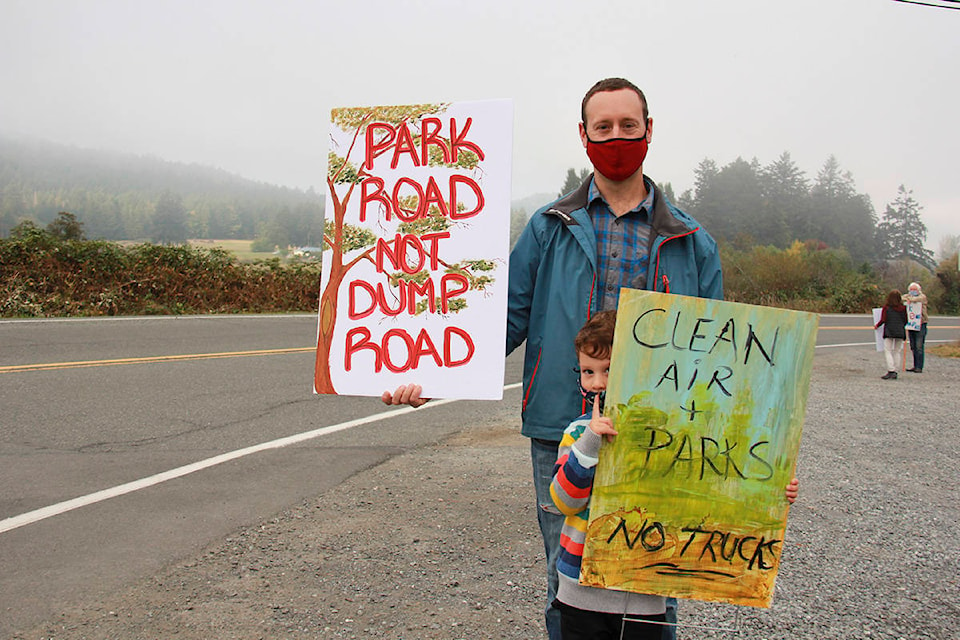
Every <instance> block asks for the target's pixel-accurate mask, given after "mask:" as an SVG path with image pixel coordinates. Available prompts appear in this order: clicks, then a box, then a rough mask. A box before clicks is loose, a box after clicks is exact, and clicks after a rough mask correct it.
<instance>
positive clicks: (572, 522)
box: [550, 414, 666, 615]
mask: <svg viewBox="0 0 960 640" xmlns="http://www.w3.org/2000/svg"><path fill="white" fill-rule="evenodd" d="M589 426H590V414H585V415H582V416H580V417H579V418H577V419H576V420H574V421H573V422H572V423H570V426H569V427H567V429H566V430H565V431H564V432H563V439H562V440H561V441H560V449H559V451H558V452H557V464H556V466H555V467H554V469H553V481H552V483H551V484H550V495H551V497H552V498H553V502H554V504H556V505H557V508H558V509H560V512H561V513H563V515H564V516H566V519H565V520H564V523H563V530H562V531H561V533H560V553H559V556H558V557H557V574H558V575H559V577H560V586H559V589H558V590H557V599H558V600H559V601H560V602H562V603H564V604H566V605H570V606H572V607H576V608H578V609H584V610H587V611H603V612H607V613H629V614H635V615H654V614H658V613H663V612H664V609H665V600H666V599H665V598H663V597H662V596H651V595H645V594H638V593H627V592H624V591H612V590H608V589H601V588H598V587H586V586H583V585H581V584H580V562H581V560H582V559H583V543H584V541H585V540H586V534H587V522H588V521H589V519H590V493H591V492H592V490H593V476H594V472H595V471H596V468H597V461H598V455H599V453H600V445H601V443H602V442H603V439H602V438H601V437H600V436H599V435H597V434H596V433H594V432H593V431H591V430H590V428H589Z"/></svg>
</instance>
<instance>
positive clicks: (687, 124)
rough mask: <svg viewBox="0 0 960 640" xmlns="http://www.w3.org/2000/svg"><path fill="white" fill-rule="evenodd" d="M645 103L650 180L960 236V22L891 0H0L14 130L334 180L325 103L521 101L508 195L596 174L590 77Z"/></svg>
mask: <svg viewBox="0 0 960 640" xmlns="http://www.w3.org/2000/svg"><path fill="white" fill-rule="evenodd" d="M608 76H623V77H626V78H629V79H631V80H632V81H634V82H635V83H636V84H638V85H639V86H640V87H641V88H642V89H643V90H644V91H645V92H646V94H647V98H648V101H649V103H650V112H651V116H652V117H653V118H654V138H653V143H652V144H651V147H650V152H649V155H648V156H647V161H646V163H645V164H644V171H645V173H647V174H648V175H650V176H651V177H653V178H654V179H655V180H657V181H658V182H671V183H672V184H673V187H674V190H675V191H676V192H677V193H678V194H679V193H681V192H683V191H684V190H686V189H690V188H692V187H693V170H694V168H695V167H696V166H697V164H698V163H699V162H700V161H701V160H702V159H704V158H711V159H713V160H714V161H716V162H717V163H718V164H719V165H721V166H722V165H725V164H727V163H729V162H731V161H733V160H734V159H736V158H737V157H738V156H741V157H743V158H744V159H747V160H749V159H752V158H754V157H755V158H757V159H758V160H759V161H760V162H761V163H762V164H768V163H770V162H772V161H774V160H776V158H777V157H778V156H779V155H780V154H781V153H782V152H784V151H789V152H790V154H791V155H792V157H793V159H794V161H795V162H796V163H797V164H798V165H799V167H800V168H801V169H802V170H803V171H805V172H806V174H807V176H808V178H810V179H813V178H815V177H816V174H817V172H818V171H819V170H820V168H821V167H822V166H823V164H824V162H825V161H826V159H827V157H828V156H830V155H831V154H833V155H835V156H836V157H837V159H838V160H839V162H840V165H841V167H842V168H843V169H844V170H847V171H850V172H851V173H852V174H853V177H854V180H855V182H856V186H857V189H858V191H860V192H865V193H868V194H869V195H870V196H871V197H872V199H873V204H874V207H875V208H876V210H877V215H878V216H882V214H883V210H884V209H885V207H886V204H887V203H890V202H892V201H893V200H894V198H895V197H896V194H897V187H898V186H899V185H900V184H904V185H905V186H906V187H907V188H908V189H912V190H913V195H914V197H915V198H916V199H917V200H918V201H919V202H920V203H921V204H922V206H923V207H924V208H923V211H922V216H923V218H924V222H925V223H926V225H927V227H928V246H929V247H930V248H932V249H933V250H934V251H936V250H937V249H938V243H939V238H940V237H942V236H943V235H946V234H952V235H960V189H958V184H960V176H958V165H960V162H958V156H960V125H958V115H957V114H958V110H960V99H958V98H960V11H951V10H946V9H938V8H932V7H924V6H919V5H913V4H905V3H901V2H895V1H894V0H803V1H794V2H781V1H774V0H729V1H727V2H717V1H716V0H687V1H682V2H681V1H675V0H625V1H605V0H592V1H591V2H583V1H582V0H578V1H571V0H552V1H549V2H548V1H546V0H543V1H540V2H523V1H522V0H509V1H507V0H503V1H501V0H466V1H461V0H367V1H365V2H347V1H345V0H340V1H338V2H330V1H327V0H304V1H301V2H297V1H292V0H268V1H266V0H265V1H243V0H199V1H198V0H184V1H180V0H175V1H165V0H155V1H152V2H135V1H130V0H78V1H65V0H0V132H5V133H16V134H29V135H33V136H37V137H41V138H44V139H48V140H51V141H55V142H63V143H69V144H74V145H77V146H81V147H91V148H97V149H109V150H115V151H123V152H132V153H136V154H142V155H153V156H158V157H160V158H163V159H166V160H175V161H183V162H197V163H201V164H205V165H211V166H215V167H220V168H223V169H225V170H227V171H231V172H234V173H238V174H240V175H243V176H245V177H248V178H252V179H255V180H261V181H265V182H270V183H275V184H282V185H288V186H292V187H300V188H307V187H310V186H314V187H315V188H316V189H317V190H318V191H320V190H322V189H323V188H324V181H323V176H324V175H325V171H326V154H327V130H328V126H329V118H330V109H331V108H332V107H337V106H356V105H371V104H405V103H418V102H437V101H461V100H479V99H488V98H512V99H513V100H514V109H515V111H514V145H513V158H514V162H513V164H514V167H513V196H514V198H522V197H525V196H528V195H531V194H534V193H539V192H551V193H552V192H556V191H557V190H558V189H559V187H560V185H561V184H562V182H563V179H564V176H565V174H566V170H567V169H568V168H569V167H577V168H580V167H586V166H588V162H587V159H586V156H585V154H584V152H583V149H582V147H581V146H580V140H579V137H578V135H577V122H578V120H579V108H580V99H581V98H582V96H583V93H584V92H585V91H586V90H587V89H588V88H589V87H590V85H592V84H593V82H594V81H596V80H598V79H600V78H602V77H608Z"/></svg>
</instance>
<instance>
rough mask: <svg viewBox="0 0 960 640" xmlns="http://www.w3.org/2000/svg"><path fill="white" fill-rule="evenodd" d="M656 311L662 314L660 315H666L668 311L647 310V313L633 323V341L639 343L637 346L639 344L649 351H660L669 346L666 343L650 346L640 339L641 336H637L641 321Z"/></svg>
mask: <svg viewBox="0 0 960 640" xmlns="http://www.w3.org/2000/svg"><path fill="white" fill-rule="evenodd" d="M654 311H658V312H660V313H666V312H667V310H666V309H647V310H646V311H644V312H643V313H641V314H640V317H639V318H637V320H636V322H634V323H633V339H634V340H636V341H637V344H639V345H640V346H641V347H646V348H648V349H659V348H660V347H665V346H667V343H666V342H663V343H661V344H648V343H646V342H644V341H643V340H641V339H640V338H639V336H638V335H637V325H639V324H640V321H641V320H643V318H644V316H646V315H647V314H648V313H653V312H654Z"/></svg>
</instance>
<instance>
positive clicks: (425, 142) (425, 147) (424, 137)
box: [420, 118, 450, 167]
mask: <svg viewBox="0 0 960 640" xmlns="http://www.w3.org/2000/svg"><path fill="white" fill-rule="evenodd" d="M430 127H435V128H434V129H433V130H432V131H431V130H430ZM442 128H443V123H442V122H440V118H424V119H423V120H421V121H420V132H421V137H420V153H421V162H420V164H421V165H423V166H424V167H426V166H427V165H428V164H429V163H430V145H434V146H437V147H440V150H441V151H443V162H444V163H445V164H449V163H450V150H449V149H447V143H446V142H444V140H443V138H441V137H439V136H438V135H437V134H438V133H439V132H440V129H442Z"/></svg>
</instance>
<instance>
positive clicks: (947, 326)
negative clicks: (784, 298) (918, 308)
mask: <svg viewBox="0 0 960 640" xmlns="http://www.w3.org/2000/svg"><path fill="white" fill-rule="evenodd" d="M931 329H960V326H958V325H955V324H938V325H929V324H928V325H927V331H930V330H931ZM867 330H869V331H874V330H875V329H874V328H873V327H872V326H870V325H864V326H862V327H820V331H867Z"/></svg>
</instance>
